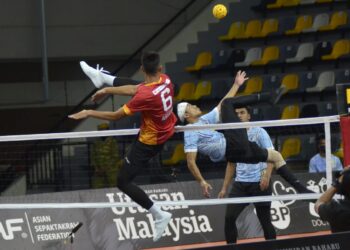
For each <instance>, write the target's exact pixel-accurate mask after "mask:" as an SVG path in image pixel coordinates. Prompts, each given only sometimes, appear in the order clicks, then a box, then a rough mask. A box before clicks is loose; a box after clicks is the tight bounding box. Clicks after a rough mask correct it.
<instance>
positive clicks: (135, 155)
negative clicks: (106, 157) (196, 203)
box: [117, 141, 171, 241]
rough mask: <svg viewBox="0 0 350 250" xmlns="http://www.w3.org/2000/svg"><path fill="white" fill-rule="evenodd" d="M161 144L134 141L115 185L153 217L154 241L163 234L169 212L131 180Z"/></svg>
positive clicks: (161, 146) (168, 219) (158, 149)
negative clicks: (162, 208) (163, 209)
mask: <svg viewBox="0 0 350 250" xmlns="http://www.w3.org/2000/svg"><path fill="white" fill-rule="evenodd" d="M162 148H163V145H155V146H152V145H146V144H143V143H141V142H139V141H136V142H134V144H133V145H132V147H131V150H130V151H129V152H128V154H127V156H126V157H125V159H124V164H123V166H122V167H121V169H120V171H119V175H118V180H117V187H118V188H119V189H120V190H121V191H123V192H124V193H125V194H127V195H128V196H129V197H130V198H131V199H132V200H133V201H135V202H136V203H137V204H139V205H140V206H142V207H143V208H145V209H147V210H148V211H149V212H150V213H151V214H152V215H153V218H154V219H155V234H154V237H153V240H154V241H157V240H158V239H159V238H160V237H161V236H162V234H163V232H164V230H165V228H166V226H167V224H168V223H169V221H170V219H171V214H170V213H168V212H165V211H162V210H161V209H160V207H158V206H157V205H155V204H154V203H153V201H152V200H151V199H150V198H149V197H148V196H147V194H146V193H145V192H144V191H143V190H142V189H141V188H140V187H138V186H137V185H135V184H134V183H132V180H133V179H134V178H135V177H136V175H137V174H138V171H139V169H141V168H142V167H144V166H147V163H148V161H149V160H150V159H151V158H153V157H154V156H155V155H156V154H158V153H159V152H160V150H161V149H162Z"/></svg>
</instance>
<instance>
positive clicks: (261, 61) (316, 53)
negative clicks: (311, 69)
mask: <svg viewBox="0 0 350 250" xmlns="http://www.w3.org/2000/svg"><path fill="white" fill-rule="evenodd" d="M315 47H316V48H315ZM349 55H350V40H349V39H340V40H337V41H334V43H333V44H332V42H330V41H323V42H317V43H316V44H314V43H311V42H307V43H301V44H299V46H298V47H297V46H296V45H286V46H275V45H272V46H267V47H265V48H261V47H253V48H249V49H248V50H247V51H246V52H245V51H244V50H243V49H227V50H219V51H217V52H214V56H213V53H212V52H210V51H203V52H200V53H199V54H198V55H197V57H196V59H195V62H194V64H193V65H191V66H187V67H186V68H185V71H187V72H190V73H195V72H199V71H203V70H208V69H217V68H224V67H225V68H229V67H230V66H231V65H233V64H234V65H235V67H247V66H262V65H267V64H271V63H299V62H302V61H304V60H305V61H307V60H309V61H312V60H320V59H321V60H323V61H329V60H337V59H340V58H343V57H348V56H349Z"/></svg>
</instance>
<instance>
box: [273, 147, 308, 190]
mask: <svg viewBox="0 0 350 250" xmlns="http://www.w3.org/2000/svg"><path fill="white" fill-rule="evenodd" d="M267 151H268V157H267V161H268V162H271V163H273V164H274V166H275V169H276V172H277V174H279V175H280V176H281V177H282V178H283V179H285V180H286V181H287V182H288V183H289V184H290V185H292V186H293V187H294V188H295V189H296V190H297V191H298V192H299V193H313V192H312V191H311V190H309V189H307V188H306V187H305V186H304V185H302V184H301V183H300V181H299V180H298V179H297V178H296V176H295V175H294V174H293V173H292V172H291V171H290V170H289V169H288V167H287V165H286V162H285V160H284V159H283V157H282V155H281V154H280V152H278V151H276V150H273V149H269V150H267Z"/></svg>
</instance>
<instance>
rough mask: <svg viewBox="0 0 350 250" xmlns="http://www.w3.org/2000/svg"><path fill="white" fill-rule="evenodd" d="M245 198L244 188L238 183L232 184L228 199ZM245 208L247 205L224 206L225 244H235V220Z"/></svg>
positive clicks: (236, 232) (236, 234)
mask: <svg viewBox="0 0 350 250" xmlns="http://www.w3.org/2000/svg"><path fill="white" fill-rule="evenodd" d="M245 196H246V194H245V192H244V187H243V186H242V185H241V184H240V183H238V182H234V183H233V186H232V190H231V192H230V195H229V197H234V198H236V197H245ZM246 206H247V204H228V205H227V206H226V214H225V239H226V242H227V243H236V242H237V236H238V231H237V226H236V220H237V218H238V216H239V215H240V213H241V212H242V211H243V209H244V208H245V207H246Z"/></svg>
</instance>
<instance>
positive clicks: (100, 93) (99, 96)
mask: <svg viewBox="0 0 350 250" xmlns="http://www.w3.org/2000/svg"><path fill="white" fill-rule="evenodd" d="M107 95H108V94H107V93H106V90H105V89H100V90H98V91H96V93H95V94H93V96H92V97H91V101H93V102H97V101H99V100H101V99H103V98H104V97H106V96H107Z"/></svg>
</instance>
